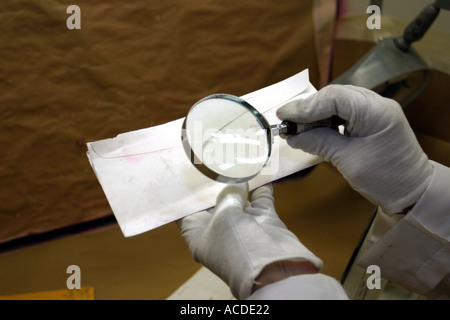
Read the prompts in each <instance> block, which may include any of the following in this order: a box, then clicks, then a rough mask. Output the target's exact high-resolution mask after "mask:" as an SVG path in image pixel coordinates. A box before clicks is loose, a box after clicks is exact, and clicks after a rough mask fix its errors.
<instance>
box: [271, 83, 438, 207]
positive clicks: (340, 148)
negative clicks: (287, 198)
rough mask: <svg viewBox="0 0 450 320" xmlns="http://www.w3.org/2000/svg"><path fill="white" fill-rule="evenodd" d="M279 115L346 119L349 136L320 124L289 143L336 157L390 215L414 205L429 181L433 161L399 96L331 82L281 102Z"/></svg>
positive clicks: (362, 190) (296, 118)
mask: <svg viewBox="0 0 450 320" xmlns="http://www.w3.org/2000/svg"><path fill="white" fill-rule="evenodd" d="M277 115H278V117H279V118H280V119H282V120H291V121H295V122H298V123H308V122H312V121H317V120H321V119H325V118H329V117H331V116H333V115H337V116H339V117H340V118H342V119H343V120H345V121H346V126H345V135H341V134H339V133H338V132H336V131H334V130H332V129H329V128H317V129H313V130H310V131H308V132H304V133H301V134H298V135H295V136H292V137H290V138H288V140H287V142H288V144H289V145H290V146H291V147H293V148H299V149H302V150H304V151H306V152H309V153H312V154H315V155H318V156H320V157H323V158H324V160H326V161H331V163H332V164H333V165H334V166H335V167H337V169H338V170H339V171H340V172H341V173H342V175H343V176H344V177H345V178H346V179H347V181H348V182H349V183H350V185H351V186H352V187H353V188H354V189H355V190H356V191H358V192H359V193H360V194H362V195H363V196H364V197H366V198H367V199H368V200H369V201H371V202H372V203H374V204H376V205H379V206H381V208H382V209H383V211H384V212H386V213H388V214H394V213H402V212H403V211H404V210H405V209H407V208H408V207H411V206H412V205H414V204H415V203H416V202H417V200H418V199H419V197H420V196H421V195H422V193H423V192H424V191H425V189H426V188H427V186H428V184H429V182H430V179H431V175H432V172H433V166H432V164H431V162H430V161H429V160H428V158H427V156H426V154H425V153H424V152H423V151H422V149H421V147H420V145H419V143H418V142H417V139H416V137H415V135H414V133H413V131H412V129H411V127H410V126H409V123H408V121H407V119H406V117H405V116H404V114H403V111H402V109H401V107H400V105H399V104H398V103H397V102H395V101H394V100H391V99H387V98H383V97H381V96H380V95H378V94H376V93H375V92H373V91H371V90H368V89H364V88H360V87H355V86H350V85H345V86H343V85H329V86H327V87H325V88H323V89H321V90H320V91H318V92H317V93H316V94H314V95H312V96H310V97H308V98H307V99H305V100H303V101H301V100H298V101H293V102H289V103H288V104H286V105H284V106H282V107H281V108H280V109H278V111H277Z"/></svg>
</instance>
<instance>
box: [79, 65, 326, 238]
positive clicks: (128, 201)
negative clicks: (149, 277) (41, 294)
mask: <svg viewBox="0 0 450 320" xmlns="http://www.w3.org/2000/svg"><path fill="white" fill-rule="evenodd" d="M314 92H316V89H315V88H314V87H313V86H312V85H311V83H310V82H309V76H308V70H304V71H302V72H300V73H298V74H296V75H294V76H292V77H290V78H287V79H286V80H283V81H281V82H278V83H276V84H273V85H271V86H269V87H266V88H263V89H260V90H257V91H254V92H252V93H249V94H247V95H245V96H242V97H241V98H243V99H244V100H246V101H247V102H249V103H250V104H251V105H252V106H253V107H255V108H256V109H258V110H259V111H260V112H261V113H262V114H263V115H264V116H265V117H266V118H267V120H268V121H269V123H271V124H275V123H279V122H280V120H279V119H278V118H277V117H276V114H275V112H276V110H277V109H278V107H280V106H281V105H283V104H284V103H286V102H287V101H289V100H292V99H302V98H306V97H307V96H309V95H310V94H312V93H314ZM231 94H232V93H231ZM183 120H184V119H178V120H175V121H171V122H168V123H166V124H163V125H159V126H155V127H150V128H147V129H141V130H137V131H132V132H127V133H123V134H120V135H118V136H117V137H115V138H111V139H105V140H100V141H96V142H91V143H88V144H87V147H88V152H87V156H88V158H89V161H90V163H91V166H92V168H93V170H94V172H95V174H96V176H97V179H98V181H99V182H100V184H101V186H102V188H103V191H104V193H105V195H106V197H107V199H108V202H109V204H110V206H111V209H112V210H113V213H114V215H115V217H116V219H117V221H118V223H119V225H120V228H121V230H122V232H123V234H124V236H126V237H129V236H134V235H137V234H140V233H143V232H146V231H149V230H151V229H154V228H157V227H159V226H162V225H164V224H166V223H169V222H172V221H174V220H178V219H180V218H182V217H184V216H187V215H189V214H192V213H195V212H198V211H202V210H205V209H207V208H210V207H212V206H214V205H215V201H216V197H217V195H218V194H219V192H220V191H221V190H222V189H223V188H224V186H225V185H224V184H223V183H219V182H215V181H212V180H210V179H209V178H207V177H205V176H203V175H202V174H201V173H200V172H198V171H197V169H196V168H195V167H194V166H193V165H192V163H190V162H189V159H188V157H187V156H186V154H185V152H184V149H183V147H182V144H181V127H182V123H183ZM320 161H321V160H320V159H319V158H318V157H316V156H313V155H310V154H307V153H304V152H303V151H301V150H297V149H292V148H290V147H289V146H288V145H287V143H286V142H285V141H284V140H283V139H281V138H279V137H275V139H274V143H273V149H272V155H271V158H270V161H269V163H268V165H267V166H266V167H265V168H264V169H263V170H262V171H261V173H260V174H259V175H258V176H256V177H255V178H253V179H252V180H251V181H249V187H250V190H253V189H255V188H257V187H259V186H261V185H263V184H265V183H268V182H271V181H274V180H277V179H279V178H282V177H284V176H287V175H290V174H292V173H294V172H297V171H300V170H302V169H305V168H308V167H310V166H311V165H314V164H317V163H319V162H320Z"/></svg>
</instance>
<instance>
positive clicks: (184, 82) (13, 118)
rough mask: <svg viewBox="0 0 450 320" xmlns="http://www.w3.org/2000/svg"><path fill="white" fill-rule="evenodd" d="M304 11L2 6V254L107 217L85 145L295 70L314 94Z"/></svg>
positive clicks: (196, 5)
mask: <svg viewBox="0 0 450 320" xmlns="http://www.w3.org/2000/svg"><path fill="white" fill-rule="evenodd" d="M312 2H313V1H297V0H287V1H278V2H277V1H268V0H263V1H261V0H246V1H205V0H202V1H200V0H191V1H181V0H173V1H137V0H130V1H72V2H70V3H68V2H65V1H61V0H42V1H29V0H26V1H25V0H4V1H2V5H1V11H0V145H1V149H0V161H1V162H0V242H5V241H8V240H11V239H15V238H18V237H23V236H26V235H30V234H36V233H41V232H45V231H48V230H53V229H56V228H60V227H64V226H67V225H72V224H76V223H79V222H82V221H88V220H91V219H94V218H98V217H102V216H105V215H109V214H110V208H109V205H108V203H107V201H106V198H105V196H104V194H103V191H102V190H101V187H100V185H99V184H98V182H97V180H96V178H95V176H94V173H93V171H92V169H91V167H90V165H89V162H88V160H87V157H86V155H85V152H86V145H85V143H86V142H89V141H95V140H99V139H105V138H111V137H114V136H116V135H117V134H120V133H123V132H127V131H131V130H136V129H141V128H145V127H150V126H154V125H157V124H161V123H165V122H167V121H171V120H174V119H178V118H181V117H183V116H184V115H185V114H186V112H187V111H188V109H189V108H190V106H191V105H192V104H193V103H194V102H195V101H197V100H198V99H200V98H202V97H203V96H206V95H208V94H211V93H215V92H227V93H232V94H235V95H242V94H245V93H248V92H251V91H253V90H256V89H259V88H262V87H264V86H267V85H270V84H272V83H275V82H278V81H280V80H282V79H284V78H286V77H289V76H291V75H293V74H295V73H297V72H299V71H301V70H303V69H305V68H309V71H310V78H311V82H312V83H313V84H314V85H316V86H317V85H318V83H319V79H318V71H317V66H316V64H317V61H316V55H315V43H314V29H313V22H312V18H311V10H312ZM72 4H75V5H78V6H79V7H80V9H81V30H69V29H67V27H66V20H67V18H68V17H69V16H70V14H67V13H66V8H67V7H68V6H69V5H72Z"/></svg>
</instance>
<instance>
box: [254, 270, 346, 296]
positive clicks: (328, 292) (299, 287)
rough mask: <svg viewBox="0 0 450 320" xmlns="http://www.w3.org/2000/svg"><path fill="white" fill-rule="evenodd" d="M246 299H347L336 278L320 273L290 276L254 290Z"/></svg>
mask: <svg viewBox="0 0 450 320" xmlns="http://www.w3.org/2000/svg"><path fill="white" fill-rule="evenodd" d="M247 299H248V300H348V297H347V294H346V293H345V291H344V289H343V288H342V286H341V285H340V283H339V282H337V281H336V279H334V278H331V277H329V276H327V275H324V274H321V273H315V274H303V275H298V276H291V277H288V278H286V279H283V280H280V281H277V282H274V283H271V284H269V285H267V286H264V287H263V288H261V289H259V290H257V291H255V292H254V293H253V294H252V295H251V296H250V297H248V298H247Z"/></svg>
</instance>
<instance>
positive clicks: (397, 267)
mask: <svg viewBox="0 0 450 320" xmlns="http://www.w3.org/2000/svg"><path fill="white" fill-rule="evenodd" d="M433 165H434V172H433V177H432V180H431V182H430V185H429V186H428V188H427V190H426V191H425V192H424V194H423V195H422V196H421V198H420V199H419V201H418V202H417V203H416V205H415V206H414V208H413V209H412V210H411V211H410V212H409V213H407V214H406V215H405V217H404V218H402V219H400V220H399V221H398V222H397V223H396V224H395V225H394V226H393V227H392V229H390V230H389V231H388V232H387V233H386V234H385V235H384V236H383V237H382V238H381V239H380V240H378V241H377V242H376V243H375V244H374V245H373V246H372V247H371V248H370V249H368V250H367V252H365V253H364V254H363V255H362V257H361V259H360V260H359V261H358V264H359V265H361V266H363V267H367V266H369V265H373V264H374V265H377V266H379V267H380V270H381V276H382V277H383V278H385V279H388V280H390V281H393V282H396V283H398V284H400V285H403V286H405V287H406V288H408V289H410V290H412V291H415V292H417V293H420V294H427V293H429V292H430V291H432V290H433V289H434V288H435V287H436V286H437V285H438V284H439V283H440V282H441V281H442V280H443V279H445V278H446V277H447V276H448V275H449V274H450V245H449V239H450V223H449V217H450V168H448V167H445V166H443V165H441V164H439V163H435V162H433Z"/></svg>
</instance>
